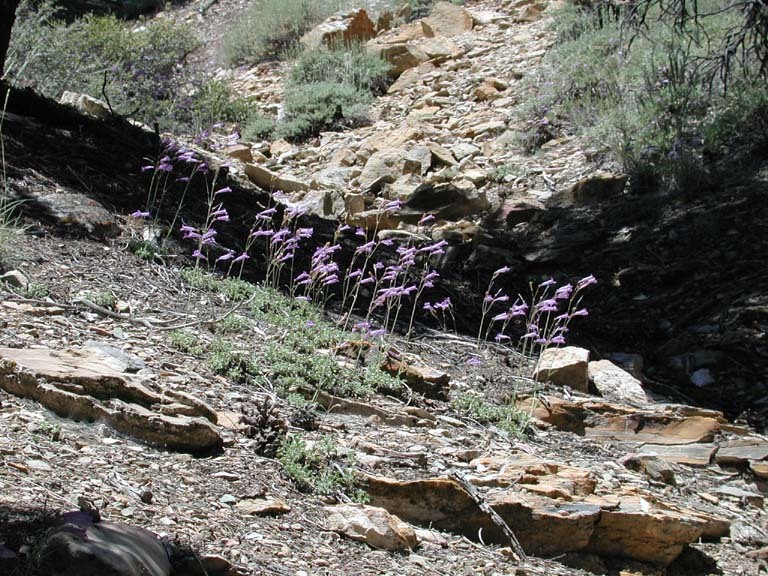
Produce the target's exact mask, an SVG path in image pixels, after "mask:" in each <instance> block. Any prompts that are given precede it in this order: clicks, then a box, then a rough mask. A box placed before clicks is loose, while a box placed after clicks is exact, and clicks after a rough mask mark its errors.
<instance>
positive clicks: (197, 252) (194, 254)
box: [192, 250, 208, 260]
mask: <svg viewBox="0 0 768 576" xmlns="http://www.w3.org/2000/svg"><path fill="white" fill-rule="evenodd" d="M192 258H196V259H197V260H208V258H206V257H205V254H203V253H202V252H200V250H195V251H194V252H192Z"/></svg>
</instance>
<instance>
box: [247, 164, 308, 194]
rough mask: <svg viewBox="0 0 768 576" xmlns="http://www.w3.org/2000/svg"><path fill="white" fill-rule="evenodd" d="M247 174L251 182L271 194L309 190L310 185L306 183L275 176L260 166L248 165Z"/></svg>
mask: <svg viewBox="0 0 768 576" xmlns="http://www.w3.org/2000/svg"><path fill="white" fill-rule="evenodd" d="M245 174H246V176H248V178H249V179H250V180H251V182H253V183H254V184H256V185H257V186H259V187H260V188H263V189H264V190H268V191H270V192H272V191H275V190H280V191H282V192H288V193H291V192H302V191H304V190H309V184H307V183H306V182H302V181H301V180H298V179H297V178H295V177H293V176H288V175H278V174H275V173H274V172H272V171H271V170H268V169H267V168H264V167H263V166H259V165H258V164H246V165H245Z"/></svg>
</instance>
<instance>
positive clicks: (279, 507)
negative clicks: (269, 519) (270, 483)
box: [235, 498, 291, 516]
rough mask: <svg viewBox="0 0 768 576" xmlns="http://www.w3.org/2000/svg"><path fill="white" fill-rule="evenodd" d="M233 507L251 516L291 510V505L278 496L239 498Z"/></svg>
mask: <svg viewBox="0 0 768 576" xmlns="http://www.w3.org/2000/svg"><path fill="white" fill-rule="evenodd" d="M235 508H237V509H238V510H240V511H241V512H243V513H245V514H251V515H253V516H280V515H282V514H287V513H288V512H290V511H291V507H290V506H288V504H286V503H285V502H283V501H282V500H280V499H279V498H254V499H250V498H249V499H245V500H240V501H239V502H238V503H237V504H235Z"/></svg>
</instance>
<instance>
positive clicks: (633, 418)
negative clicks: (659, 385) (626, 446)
mask: <svg viewBox="0 0 768 576" xmlns="http://www.w3.org/2000/svg"><path fill="white" fill-rule="evenodd" d="M591 424H592V425H591V427H589V428H587V429H586V435H587V436H589V437H595V438H598V437H603V438H613V439H614V440H618V441H624V442H639V443H648V444H699V443H702V442H711V441H712V440H713V439H714V437H715V434H716V433H717V432H719V431H720V430H721V429H722V425H721V424H720V422H719V421H718V420H716V419H714V418H708V417H706V416H691V417H688V418H664V417H658V416H656V415H654V414H653V413H635V414H629V415H627V414H618V415H617V414H601V415H600V416H599V417H596V418H594V419H593V421H592V422H591Z"/></svg>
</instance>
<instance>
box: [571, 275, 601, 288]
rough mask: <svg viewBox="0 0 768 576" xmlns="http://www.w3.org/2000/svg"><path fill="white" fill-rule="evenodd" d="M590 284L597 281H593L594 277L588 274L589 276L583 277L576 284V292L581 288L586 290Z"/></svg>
mask: <svg viewBox="0 0 768 576" xmlns="http://www.w3.org/2000/svg"><path fill="white" fill-rule="evenodd" d="M592 284H597V279H595V277H594V276H593V275H592V274H590V275H589V276H585V277H584V278H582V279H581V280H579V281H578V282H577V283H576V290H581V289H582V288H586V287H587V286H591V285H592Z"/></svg>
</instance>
